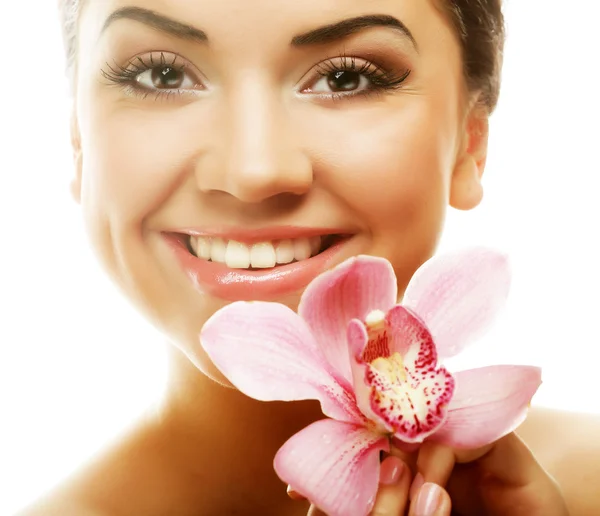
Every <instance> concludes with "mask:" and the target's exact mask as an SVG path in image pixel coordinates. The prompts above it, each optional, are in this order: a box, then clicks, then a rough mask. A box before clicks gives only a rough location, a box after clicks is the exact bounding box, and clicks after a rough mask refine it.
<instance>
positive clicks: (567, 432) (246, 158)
mask: <svg viewBox="0 0 600 516" xmlns="http://www.w3.org/2000/svg"><path fill="white" fill-rule="evenodd" d="M130 6H133V7H137V8H143V9H146V10H152V11H153V12H155V13H158V14H160V15H161V16H164V17H168V18H170V19H172V20H174V21H178V22H179V23H185V24H187V25H190V26H192V27H194V28H195V29H196V31H198V30H202V31H204V33H205V34H206V36H207V38H208V41H201V38H198V37H195V38H192V37H190V36H189V34H190V31H188V36H186V37H177V36H174V35H173V34H168V33H167V32H166V31H165V30H164V28H165V24H163V29H159V28H158V26H157V24H156V23H154V24H152V23H143V22H142V21H140V19H139V17H138V19H130V18H129V19H126V18H123V17H121V18H120V19H118V20H116V21H114V23H111V24H109V25H107V24H106V20H107V19H108V18H109V17H110V16H111V14H112V13H114V12H115V11H117V10H119V9H122V8H125V7H130ZM365 14H377V15H385V16H391V17H394V18H396V19H398V20H401V21H402V22H403V23H404V24H405V26H406V27H408V29H409V30H410V32H411V34H412V36H413V38H414V41H411V38H409V37H407V35H406V34H403V33H402V31H399V30H394V29H391V28H389V27H387V28H386V27H372V28H369V29H368V30H357V31H353V32H352V33H351V34H347V35H346V36H345V37H343V38H342V37H337V38H330V39H329V40H327V41H323V42H321V43H319V44H313V45H292V44H291V42H292V40H293V39H294V38H295V37H296V36H298V35H301V34H306V33H307V32H310V31H313V30H315V29H317V28H320V27H324V26H328V25H331V24H334V23H337V22H339V21H341V20H347V19H352V18H355V17H357V16H363V15H365ZM146 22H147V19H146ZM167 25H168V26H169V27H171V28H173V27H177V26H178V25H177V24H173V23H172V22H171V23H169V24H167ZM197 34H198V33H197V32H196V35H197ZM78 45H79V46H78V67H77V70H76V73H75V79H74V86H75V88H74V94H75V97H74V108H73V119H72V120H73V121H72V142H73V150H74V155H75V170H76V174H75V177H74V181H73V195H74V197H75V199H76V200H77V201H78V202H80V203H81V208H82V214H83V217H84V221H85V225H86V229H87V233H88V235H89V238H90V243H91V245H92V247H93V249H94V251H95V252H96V254H97V256H98V258H99V260H100V261H101V263H102V265H103V266H104V268H105V269H106V270H107V272H108V273H109V275H110V277H111V278H112V279H113V281H114V282H115V283H116V284H117V285H118V286H119V287H120V288H121V290H122V291H123V293H124V294H125V295H126V296H127V297H128V298H129V299H130V300H131V301H132V302H133V303H134V304H135V305H136V306H137V307H138V308H139V310H140V311H141V312H142V313H143V314H145V315H146V316H147V317H148V319H149V320H150V321H152V323H153V324H154V325H155V326H156V327H157V328H158V329H159V331H161V332H162V333H164V334H165V335H167V336H168V337H169V340H170V341H171V342H172V344H173V345H172V346H170V347H169V359H170V377H169V381H168V385H167V388H166V391H165V395H164V398H163V400H161V403H160V404H159V405H157V407H156V409H155V410H153V411H151V412H150V413H148V414H147V415H146V416H145V417H144V418H143V419H142V420H141V421H138V422H137V423H136V424H135V426H134V427H133V428H132V429H131V430H130V431H129V432H128V433H127V434H126V435H124V436H123V437H122V438H121V439H120V440H119V441H118V442H117V443H115V445H114V446H112V447H111V448H110V449H109V450H108V451H107V452H106V453H104V454H103V455H102V456H99V457H98V458H97V459H96V460H95V461H93V463H92V464H90V465H88V466H87V467H85V468H84V469H83V470H82V471H80V472H78V473H77V474H76V475H74V477H73V478H72V479H70V480H69V481H68V482H66V483H65V484H64V485H63V486H62V487H60V488H59V489H57V490H56V491H55V492H53V493H51V494H50V495H49V496H48V497H46V498H45V499H44V500H42V501H40V502H39V503H38V504H37V505H36V506H35V507H33V508H32V509H31V510H29V511H28V512H26V513H25V514H29V515H44V516H51V515H54V514H56V515H60V516H68V515H70V514H74V515H77V516H81V515H84V516H85V515H89V516H119V515H123V516H131V515H132V514H136V515H138V514H139V515H145V516H154V515H156V516H164V515H165V514H169V515H177V516H187V515H189V516H197V515H199V514H207V515H211V514H219V515H228V514H232V515H233V514H263V515H266V516H268V515H277V516H288V515H289V516H296V515H298V516H305V515H306V514H307V513H308V511H309V510H311V509H310V504H309V503H308V502H307V501H297V500H292V499H290V497H288V495H287V494H286V490H285V486H284V485H282V483H281V481H280V480H279V479H278V478H277V476H276V475H275V473H274V471H273V465H272V461H273V457H274V456H275V453H276V452H277V450H278V449H279V447H280V446H281V445H282V444H283V443H284V442H285V441H286V440H287V439H288V438H289V437H290V436H291V435H293V434H294V433H296V432H297V431H299V430H300V429H302V428H304V427H305V426H307V425H308V424H310V423H311V422H313V421H315V420H316V419H319V418H321V417H322V415H321V414H320V410H319V407H318V404H316V403H313V402H299V403H294V404H286V403H269V404H265V403H259V402H256V401H254V400H251V399H248V398H246V397H245V396H243V395H241V394H240V393H239V392H237V391H235V390H233V389H230V388H227V387H226V385H227V382H226V381H225V379H224V378H223V377H222V376H221V375H220V373H219V372H218V371H217V370H216V369H215V367H214V366H213V365H212V364H211V362H210V360H209V359H208V357H207V356H206V355H205V353H204V352H203V351H202V349H201V347H200V346H199V344H198V337H197V336H198V334H199V333H200V330H201V328H202V326H203V324H204V322H205V321H206V320H207V319H208V318H209V317H210V316H211V315H212V314H213V313H214V312H215V311H216V310H218V309H219V308H221V307H222V306H224V305H225V304H226V303H227V302H226V301H224V300H222V299H218V298H216V297H212V296H210V295H207V294H206V293H202V292H199V291H198V289H197V288H196V287H195V286H194V285H193V284H192V283H191V282H190V281H189V278H188V277H187V276H186V274H185V273H184V272H183V270H182V269H181V267H180V265H179V263H177V261H176V260H175V259H174V256H173V254H172V253H171V250H170V249H169V248H168V246H167V245H166V244H165V242H164V239H163V238H162V232H164V231H167V230H169V229H173V228H182V227H194V226H196V227H197V226H202V227H206V228H211V227H215V226H242V227H245V228H264V227H272V226H288V225H296V226H308V227H336V228H341V229H343V230H344V232H346V233H350V234H352V235H353V238H352V239H351V240H350V241H349V242H348V243H347V244H346V245H345V247H344V248H343V250H342V252H341V253H340V255H339V261H340V262H341V261H343V260H344V259H346V258H348V257H350V256H354V255H357V254H370V255H376V256H382V257H385V258H387V259H388V260H389V261H390V262H391V263H392V265H393V267H394V270H395V273H396V276H397V278H398V284H399V285H398V286H399V292H403V291H404V289H405V288H406V285H407V283H408V281H409V279H410V277H411V276H412V274H413V273H414V271H415V270H416V269H417V268H418V267H419V266H420V265H421V264H422V263H423V262H424V261H426V260H427V259H428V258H429V257H431V256H432V254H433V253H434V251H435V248H436V246H437V243H438V240H439V237H440V234H441V231H442V228H443V224H444V218H445V212H446V209H447V207H448V206H449V205H450V206H453V207H454V208H458V209H463V210H468V209H472V208H474V207H476V206H477V205H478V204H479V202H480V201H481V198H482V195H483V187H482V184H481V179H482V175H483V171H484V167H485V162H486V158H487V140H488V113H487V112H486V110H485V109H482V108H481V107H479V105H478V104H477V102H476V101H477V93H476V92H468V91H467V90H466V87H465V82H464V77H463V74H462V69H463V66H462V61H461V52H460V45H459V43H458V40H457V37H456V35H455V32H454V30H453V28H452V26H451V24H450V23H449V22H448V20H447V19H446V18H445V17H444V15H443V14H442V13H441V12H440V10H439V9H438V8H437V7H436V5H435V4H434V1H433V0H369V2H365V0H303V1H302V2H297V1H292V0H253V1H252V2H248V0H218V1H217V0H193V1H192V0H87V5H86V7H85V8H84V11H83V13H82V17H81V22H80V27H79V41H78ZM162 56H165V57H164V59H165V60H166V61H167V62H169V63H171V62H172V63H174V66H175V67H176V68H177V69H178V70H185V74H184V75H185V77H184V76H182V77H181V78H182V79H185V80H182V82H181V83H180V84H179V86H178V87H179V88H180V90H184V91H183V92H182V94H181V95H180V94H179V93H181V92H179V93H177V92H173V91H171V92H168V93H171V94H170V95H169V96H166V95H162V96H161V95H158V94H159V93H160V91H158V90H152V91H148V90H145V91H142V92H141V93H140V90H139V89H135V88H134V86H136V85H137V86H139V84H138V83H137V82H136V81H130V83H129V84H127V85H126V84H119V85H117V84H115V83H114V82H112V83H111V81H107V80H106V77H107V74H108V75H110V73H111V71H112V72H114V70H119V69H120V68H125V69H130V65H131V64H132V63H134V64H135V63H139V60H138V59H137V58H138V57H139V58H140V59H141V60H142V61H143V62H149V61H152V62H154V63H156V62H158V63H160V62H161V58H162ZM353 59H354V62H355V63H357V64H358V66H359V69H360V70H361V71H364V68H362V65H364V64H365V63H371V65H373V64H375V65H376V67H377V68H378V69H380V70H381V69H383V70H384V71H385V73H386V74H387V76H388V77H395V78H398V77H403V76H405V75H406V72H407V71H410V73H409V74H408V76H407V77H406V79H405V81H404V82H403V83H402V84H401V85H400V86H399V87H398V88H394V89H390V88H388V89H387V90H379V91H376V92H373V91H371V89H370V87H371V86H372V81H371V82H369V81H368V80H367V81H366V82H365V80H364V79H365V77H364V76H361V81H360V84H359V87H357V90H360V91H363V90H364V88H365V84H366V85H367V89H368V90H369V91H371V93H372V94H369V95H356V96H348V95H347V93H348V91H347V90H344V91H341V92H340V91H333V90H332V89H331V87H330V84H331V83H329V82H328V81H327V80H325V81H324V80H323V77H321V76H320V75H319V70H321V69H322V66H323V64H324V63H329V64H330V65H331V64H333V66H337V67H338V68H339V67H341V66H343V65H344V64H346V66H347V64H348V62H350V63H351V62H353V61H352V60H353ZM144 77H145V78H146V79H147V76H144ZM146 79H144V81H145V82H144V84H145V85H147V84H148V82H147V81H146ZM152 85H153V83H152V82H151V83H150V86H151V87H152ZM361 88H362V89H361ZM161 91H162V90H161ZM178 91H179V90H178ZM162 93H164V91H162ZM334 94H336V95H334ZM300 294H301V292H296V293H293V294H290V295H289V296H287V297H285V298H282V299H279V300H278V301H280V302H283V303H285V304H287V305H288V306H290V307H292V308H296V307H297V304H298V301H299V297H300ZM140 360H143V357H140ZM134 375H135V371H132V376H134ZM214 380H216V381H214ZM520 431H521V435H522V437H523V439H524V440H525V442H527V443H528V445H529V446H530V447H531V449H532V451H533V455H531V454H528V453H526V452H525V451H523V448H522V446H521V445H520V444H519V441H514V438H512V437H511V438H509V440H508V441H501V442H499V443H497V444H496V445H495V447H494V450H496V449H498V450H502V454H501V455H502V458H503V459H504V461H503V462H502V463H496V462H494V460H493V459H494V457H496V456H497V455H495V454H494V451H493V450H491V451H489V453H488V454H487V455H484V456H483V457H481V458H479V459H478V460H477V461H476V462H475V463H473V462H471V464H477V465H483V466H482V467H486V468H489V472H491V473H494V474H497V475H498V476H499V478H500V479H502V481H503V482H505V481H506V482H505V483H506V485H505V486H504V487H503V486H502V485H500V486H499V487H496V488H495V490H492V491H490V490H489V489H488V487H489V486H488V487H485V489H484V488H482V486H480V485H479V486H478V484H476V483H475V482H471V481H470V480H467V481H465V480H464V479H463V478H462V475H463V473H462V471H463V469H462V468H463V466H462V465H459V466H456V467H454V462H462V461H463V460H464V459H465V458H468V459H469V460H473V459H475V458H476V457H478V455H477V454H475V455H470V456H467V457H465V456H463V455H461V454H451V453H448V452H445V451H443V450H441V451H437V452H436V453H433V452H432V451H429V452H427V453H428V454H429V455H427V454H426V453H425V451H423V455H422V456H421V457H420V458H419V459H416V458H415V457H404V459H405V460H406V463H407V464H408V466H409V468H408V469H407V470H406V471H405V473H406V475H405V476H402V477H401V480H400V483H399V484H397V485H395V486H385V487H382V489H381V492H380V496H379V499H378V504H379V505H378V507H384V506H385V507H387V506H392V507H391V508H390V509H389V510H388V512H387V513H388V514H401V513H402V512H403V511H404V510H405V509H406V506H407V501H406V498H407V496H408V495H407V493H408V489H407V486H408V481H409V479H410V482H411V483H412V482H413V480H414V478H413V477H414V475H416V473H417V470H419V471H420V472H421V474H422V476H423V477H424V480H425V481H427V482H434V483H438V484H440V485H445V480H446V479H447V478H448V476H449V475H450V472H451V471H453V474H452V476H451V478H450V481H449V483H448V484H447V488H448V491H449V493H450V496H451V497H452V498H453V501H454V503H455V504H456V505H457V506H458V507H459V508H460V506H461V504H462V503H463V502H462V500H463V498H462V497H463V495H464V489H467V490H468V495H467V496H468V497H472V496H475V497H476V498H475V499H476V500H477V499H478V498H481V499H482V500H483V502H481V503H484V502H485V503H486V504H487V505H486V506H485V507H486V509H485V510H486V511H489V513H490V514H506V512H502V511H504V510H505V508H506V506H507V504H510V503H511V501H513V500H524V502H523V503H524V504H535V503H537V502H536V500H538V499H539V498H540V497H542V498H544V499H546V497H549V499H556V500H557V504H558V506H559V507H560V506H561V499H560V496H559V494H558V491H556V485H555V484H554V483H553V482H552V480H551V478H550V476H549V474H550V475H552V476H554V478H556V480H557V481H558V483H559V485H560V486H561V487H562V490H563V493H564V496H565V499H566V501H567V504H568V506H569V508H570V510H571V513H572V514H573V515H582V516H588V515H590V514H595V513H596V512H598V513H600V505H599V504H600V502H598V501H597V500H594V499H593V498H594V497H595V495H594V491H595V490H594V489H593V488H592V487H591V482H593V481H594V479H595V478H598V476H597V475H599V474H600V471H598V466H597V464H596V462H597V460H596V459H595V458H597V457H600V450H599V449H598V444H597V442H598V439H597V437H596V436H597V435H600V432H599V425H598V423H597V422H596V421H593V420H592V418H591V417H584V416H572V415H567V414H560V413H551V412H543V411H538V410H532V413H531V417H530V418H529V420H528V422H527V423H525V425H523V427H522V429H521V430H520ZM510 439H513V441H512V442H513V443H517V445H515V446H507V445H506V444H505V443H506V442H508V443H509V444H510V442H511V441H510ZM503 447H504V448H503ZM438 454H439V457H440V458H439V459H437V458H435V457H437V456H438ZM534 456H535V457H536V458H537V461H538V462H536V461H535V459H534ZM415 460H416V462H415ZM540 464H541V465H542V466H543V468H544V469H542V467H541V466H540ZM411 468H412V469H411ZM495 468H498V469H495ZM409 471H410V473H409ZM546 472H548V473H549V474H548V473H546ZM511 479H513V480H514V479H516V480H517V482H516V483H515V482H514V481H513V480H511ZM522 485H526V486H530V487H528V488H527V489H522ZM455 486H458V487H457V488H456V489H455ZM461 486H463V488H464V489H463V491H461V490H460V489H462V488H461ZM515 486H516V487H515ZM482 489H483V490H482ZM486 493H487V494H486ZM494 493H495V495H493V494H494ZM498 493H499V494H498ZM557 497H558V498H557ZM445 499H446V500H447V498H445ZM478 503H479V502H478ZM532 506H533V505H532ZM378 510H379V509H378ZM411 510H412V511H413V514H414V511H415V509H411ZM445 510H446V512H447V507H446V509H445ZM476 510H478V509H476ZM383 511H384V509H381V510H379V512H380V513H382V514H384V513H385V512H383ZM511 514H514V513H511ZM548 514H553V513H548Z"/></svg>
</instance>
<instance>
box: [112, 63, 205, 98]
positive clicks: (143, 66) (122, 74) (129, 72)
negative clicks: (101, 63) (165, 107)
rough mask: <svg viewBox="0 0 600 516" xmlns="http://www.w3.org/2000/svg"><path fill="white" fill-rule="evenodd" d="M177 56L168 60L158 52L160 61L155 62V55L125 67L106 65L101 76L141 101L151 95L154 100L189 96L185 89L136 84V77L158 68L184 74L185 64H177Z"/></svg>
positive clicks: (188, 91)
mask: <svg viewBox="0 0 600 516" xmlns="http://www.w3.org/2000/svg"><path fill="white" fill-rule="evenodd" d="M177 61H178V56H176V55H173V56H170V57H169V59H167V57H166V56H165V53H164V52H160V61H159V62H156V59H155V53H153V54H150V55H149V56H145V57H136V58H135V59H134V60H131V61H129V63H127V65H126V66H121V65H119V64H117V63H115V64H114V65H111V64H110V63H106V69H103V70H101V74H102V76H103V77H104V78H105V79H106V80H107V81H109V83H110V84H113V85H116V86H119V87H121V88H123V90H124V91H125V93H126V94H128V95H132V96H138V97H141V98H142V99H146V98H148V96H150V95H153V96H154V97H155V100H165V99H171V98H173V97H175V96H176V97H181V96H183V95H186V94H188V95H189V94H190V93H191V92H190V90H185V89H164V90H161V89H155V90H152V89H149V88H145V87H143V86H140V85H139V84H138V81H137V79H138V77H139V76H140V75H141V74H142V73H144V72H147V71H149V70H155V69H157V68H159V67H163V68H164V67H170V68H172V69H173V71H175V72H177V73H178V74H180V73H183V72H185V70H186V68H187V67H186V65H185V64H177ZM196 85H198V84H196ZM192 94H193V93H192Z"/></svg>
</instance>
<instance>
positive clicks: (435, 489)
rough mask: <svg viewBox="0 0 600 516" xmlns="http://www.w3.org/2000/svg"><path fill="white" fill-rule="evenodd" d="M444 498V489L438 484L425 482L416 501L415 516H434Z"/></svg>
mask: <svg viewBox="0 0 600 516" xmlns="http://www.w3.org/2000/svg"><path fill="white" fill-rule="evenodd" d="M441 500H442V489H441V488H440V486H438V485H436V484H431V483H426V484H423V486H422V487H421V490H420V491H419V495H418V496H417V500H416V503H415V516H433V515H434V514H435V511H437V509H438V507H439V506H440V502H441Z"/></svg>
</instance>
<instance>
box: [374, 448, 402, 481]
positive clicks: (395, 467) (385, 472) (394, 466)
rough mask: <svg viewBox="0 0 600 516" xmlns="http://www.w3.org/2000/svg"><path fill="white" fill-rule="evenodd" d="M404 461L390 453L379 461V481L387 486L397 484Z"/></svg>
mask: <svg viewBox="0 0 600 516" xmlns="http://www.w3.org/2000/svg"><path fill="white" fill-rule="evenodd" d="M405 467H406V466H405V465H404V462H402V461H401V460H400V459H399V458H398V457H394V456H393V455H390V456H389V457H387V458H386V459H385V460H384V461H383V462H382V463H381V471H380V473H379V483H380V484H384V485H387V486H391V485H394V484H397V483H398V481H399V480H400V478H401V477H402V473H403V472H404V468H405Z"/></svg>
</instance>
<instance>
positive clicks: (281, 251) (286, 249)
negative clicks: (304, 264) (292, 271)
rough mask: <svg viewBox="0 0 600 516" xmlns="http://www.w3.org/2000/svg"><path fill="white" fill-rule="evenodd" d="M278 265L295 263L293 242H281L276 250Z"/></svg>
mask: <svg viewBox="0 0 600 516" xmlns="http://www.w3.org/2000/svg"><path fill="white" fill-rule="evenodd" d="M275 255H276V258H277V263H280V264H282V265H284V264H286V263H292V262H293V261H294V243H293V242H292V241H291V240H281V241H280V242H279V243H278V244H277V247H276V249H275Z"/></svg>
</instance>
